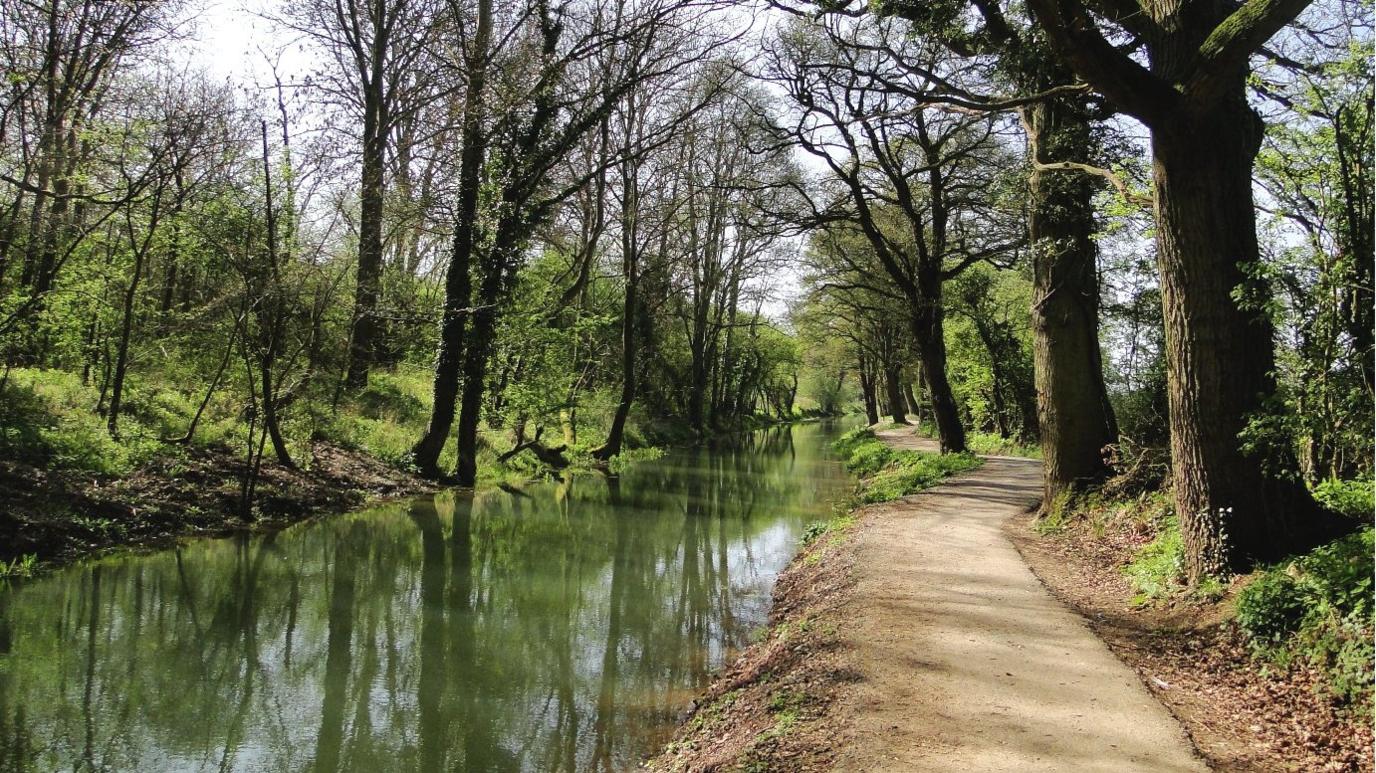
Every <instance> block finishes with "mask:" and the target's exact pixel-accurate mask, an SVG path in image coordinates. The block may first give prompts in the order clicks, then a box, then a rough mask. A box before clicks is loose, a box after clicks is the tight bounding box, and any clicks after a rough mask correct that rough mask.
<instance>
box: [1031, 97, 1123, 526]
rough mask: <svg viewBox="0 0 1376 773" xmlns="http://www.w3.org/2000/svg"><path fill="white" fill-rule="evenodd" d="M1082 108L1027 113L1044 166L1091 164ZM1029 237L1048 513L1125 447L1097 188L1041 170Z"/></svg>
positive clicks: (1103, 471) (1053, 106)
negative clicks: (1114, 396)
mask: <svg viewBox="0 0 1376 773" xmlns="http://www.w3.org/2000/svg"><path fill="white" fill-rule="evenodd" d="M1072 99H1075V101H1078V98H1057V99H1050V100H1046V101H1045V102H1041V103H1038V104H1035V105H1032V106H1030V107H1028V108H1027V109H1026V110H1025V111H1024V115H1025V125H1026V127H1027V135H1028V145H1029V150H1030V151H1031V153H1032V154H1033V155H1034V158H1035V160H1036V161H1037V162H1038V164H1049V163H1056V162H1062V161H1072V162H1078V163H1087V162H1089V161H1090V160H1091V159H1090V158H1089V157H1088V151H1089V148H1090V142H1091V138H1090V126H1089V121H1088V119H1087V118H1086V117H1085V115H1084V113H1083V112H1082V111H1081V109H1080V107H1081V106H1080V105H1079V104H1076V103H1075V101H1071V100H1072ZM1029 187H1030V189H1031V202H1030V211H1029V214H1028V228H1029V231H1030V236H1031V240H1032V272H1033V280H1032V282H1033V285H1032V293H1033V296H1032V297H1033V300H1032V362H1033V369H1034V373H1035V377H1036V382H1037V424H1038V426H1039V427H1040V430H1041V448H1042V482H1043V499H1042V507H1043V508H1054V507H1056V506H1057V505H1058V503H1060V502H1062V501H1064V497H1065V495H1066V494H1067V492H1071V491H1074V490H1076V489H1081V488H1083V487H1085V486H1089V485H1093V484H1095V483H1097V482H1099V481H1101V480H1103V479H1104V478H1105V477H1107V475H1108V473H1109V468H1108V465H1107V464H1105V461H1104V454H1103V448H1104V447H1105V446H1107V445H1109V444H1111V443H1113V442H1115V441H1116V440H1117V438H1118V427H1117V422H1116V421H1115V417H1114V415H1113V407H1112V405H1111V404H1110V403H1109V399H1108V389H1107V388H1106V387H1105V386H1104V375H1103V362H1102V359H1101V355H1100V351H1099V278H1098V272H1097V270H1096V265H1095V263H1096V257H1097V252H1098V251H1097V248H1096V247H1095V243H1094V231H1095V226H1094V191H1095V186H1094V183H1093V178H1091V177H1089V176H1088V175H1085V174H1083V173H1079V172H1051V171H1045V170H1043V169H1040V168H1037V167H1035V166H1034V168H1033V171H1032V173H1031V177H1030V180H1029Z"/></svg>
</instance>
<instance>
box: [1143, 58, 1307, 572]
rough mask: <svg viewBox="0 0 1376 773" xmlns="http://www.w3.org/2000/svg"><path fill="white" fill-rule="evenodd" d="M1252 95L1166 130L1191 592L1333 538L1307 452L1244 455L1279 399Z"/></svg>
mask: <svg viewBox="0 0 1376 773" xmlns="http://www.w3.org/2000/svg"><path fill="white" fill-rule="evenodd" d="M1243 86H1244V81H1243V79H1242V77H1239V78H1238V79H1237V82H1236V84H1235V87H1234V88H1233V89H1232V91H1231V94H1230V95H1229V96H1228V98H1226V99H1224V100H1219V101H1216V102H1211V103H1210V104H1208V105H1207V106H1202V107H1194V108H1192V109H1189V110H1181V111H1180V114H1179V115H1178V116H1177V117H1176V119H1175V120H1174V121H1172V122H1170V123H1169V124H1167V125H1160V126H1155V127H1153V131H1152V152H1153V161H1154V163H1153V176H1154V178H1155V182H1156V214H1157V221H1158V228H1157V237H1156V242H1157V263H1158V267H1159V270H1160V274H1161V305H1162V311H1163V314H1164V318H1165V326H1166V372H1167V378H1168V387H1167V389H1168V398H1169V405H1170V429H1171V460H1172V465H1171V467H1172V477H1173V483H1174V490H1175V500H1176V512H1177V513H1178V514H1179V517H1180V524H1181V531H1182V534H1183V536H1184V540H1185V557H1186V560H1185V569H1186V573H1187V575H1188V577H1189V579H1190V581H1191V583H1193V582H1196V581H1198V580H1199V579H1201V578H1203V577H1205V576H1209V575H1216V574H1220V573H1224V572H1227V571H1229V570H1241V569H1244V568H1246V567H1248V566H1249V565H1250V564H1251V563H1252V562H1255V561H1265V560H1272V559H1276V558H1280V557H1281V556H1283V555H1286V554H1288V553H1293V552H1298V551H1301V550H1304V549H1306V548H1307V547H1309V546H1311V545H1313V544H1315V542H1316V541H1317V540H1318V539H1320V538H1322V537H1323V536H1326V533H1325V532H1326V530H1325V528H1324V526H1325V519H1323V518H1321V517H1319V510H1318V508H1317V507H1316V505H1315V503H1314V501H1313V499H1312V497H1310V495H1309V493H1308V491H1307V490H1306V489H1305V488H1304V486H1303V485H1302V484H1301V483H1299V477H1298V465H1297V463H1296V461H1295V459H1294V458H1293V452H1291V451H1289V449H1285V450H1278V451H1273V453H1272V454H1270V455H1269V458H1263V457H1262V456H1261V455H1249V454H1247V453H1245V452H1244V451H1242V450H1241V448H1240V445H1241V441H1240V439H1239V433H1241V432H1242V431H1243V430H1244V429H1245V428H1246V427H1247V425H1248V420H1249V419H1250V418H1252V417H1254V416H1257V415H1258V414H1260V413H1261V412H1262V411H1263V410H1264V408H1265V402H1266V400H1267V399H1268V398H1270V397H1271V396H1272V394H1273V393H1274V391H1275V382H1274V380H1273V376H1272V370H1273V369H1274V367H1275V354H1274V349H1273V343H1272V341H1273V333H1274V331H1273V329H1272V326H1271V322H1270V320H1269V319H1268V318H1267V316H1266V312H1265V310H1264V307H1263V305H1262V304H1264V302H1265V301H1266V300H1267V296H1268V292H1267V288H1266V286H1265V283H1264V282H1263V281H1261V280H1260V279H1258V278H1257V277H1256V275H1255V273H1254V272H1253V271H1252V268H1253V266H1254V265H1255V263H1256V262H1257V260H1258V249H1257V238H1256V220H1255V210H1254V208H1253V204H1252V164H1253V161H1254V159H1255V157H1256V153H1257V150H1258V149H1259V147H1260V143H1261V136H1262V124H1261V120H1260V118H1258V117H1257V115H1256V114H1255V113H1254V112H1253V111H1252V110H1251V108H1250V107H1248V106H1247V104H1246V102H1245V100H1244V98H1243ZM1239 300H1241V303H1239Z"/></svg>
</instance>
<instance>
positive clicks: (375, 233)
mask: <svg viewBox="0 0 1376 773" xmlns="http://www.w3.org/2000/svg"><path fill="white" fill-rule="evenodd" d="M377 34H378V35H379V37H380V36H381V33H380V32H379V33H377ZM374 59H375V63H376V67H375V69H380V68H381V63H382V57H381V56H379V55H376V53H375V56H374ZM380 75H381V73H379V72H375V73H374V74H373V81H372V82H370V83H368V84H367V92H366V94H365V95H364V102H363V179H362V184H361V188H360V195H359V199H360V202H359V203H360V211H359V222H358V272H357V273H358V276H357V281H356V284H355V286H354V324H353V335H352V336H351V337H350V340H349V370H348V374H347V375H346V377H345V383H346V384H347V386H348V387H349V388H350V389H362V388H363V387H365V386H367V385H368V369H369V368H370V367H372V364H373V356H374V350H375V349H376V337H377V303H378V294H379V292H380V289H381V284H382V204H383V195H384V193H385V191H384V184H385V183H384V179H383V165H384V164H385V163H386V159H385V154H386V149H387V142H386V139H387V137H386V125H385V124H386V121H385V115H384V113H383V101H384V97H383V95H382V94H381V93H380V92H381V91H382V90H383V89H384V87H385V84H383V83H382V82H381V78H380Z"/></svg>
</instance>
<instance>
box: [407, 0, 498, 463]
mask: <svg viewBox="0 0 1376 773" xmlns="http://www.w3.org/2000/svg"><path fill="white" fill-rule="evenodd" d="M491 34H492V0H479V2H478V19H477V29H476V31H475V33H474V40H473V48H474V53H473V64H472V66H471V68H470V74H469V78H468V93H467V94H466V95H464V112H463V132H462V142H463V150H462V151H461V153H460V156H459V193H458V207H457V213H456V214H457V217H456V222H455V227H454V254H453V256H452V258H451V259H450V261H449V269H448V270H447V271H446V272H445V278H444V313H443V317H442V318H441V320H440V341H439V351H438V352H437V354H436V357H435V385H434V392H433V393H434V402H433V405H432V407H431V409H430V423H429V425H427V427H426V429H425V434H424V435H422V436H421V438H420V440H418V441H416V445H415V447H414V448H412V449H411V458H412V463H413V464H415V466H416V469H417V470H419V471H420V474H422V475H425V476H427V477H432V478H438V477H440V474H441V473H440V469H439V459H440V452H442V451H443V450H444V444H445V441H447V440H448V439H449V430H450V428H451V427H452V426H453V424H454V403H455V401H456V400H457V399H458V395H459V368H460V365H461V363H462V362H463V354H464V339H465V335H466V328H467V322H468V315H469V309H468V305H469V303H470V302H471V296H472V294H473V278H472V276H470V273H469V269H470V265H471V263H472V261H473V246H474V244H475V242H476V231H477V228H478V224H477V212H478V192H479V189H480V188H481V187H482V165H483V155H484V150H485V138H484V136H483V127H482V112H483V88H484V84H485V83H486V80H487V77H486V76H487V69H486V61H487V49H488V41H489V39H490V37H491Z"/></svg>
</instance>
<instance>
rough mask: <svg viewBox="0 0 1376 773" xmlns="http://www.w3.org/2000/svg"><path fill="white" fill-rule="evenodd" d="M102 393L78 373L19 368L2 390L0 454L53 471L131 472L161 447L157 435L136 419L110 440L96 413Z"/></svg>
mask: <svg viewBox="0 0 1376 773" xmlns="http://www.w3.org/2000/svg"><path fill="white" fill-rule="evenodd" d="M99 400H100V393H99V391H98V390H97V389H96V388H95V387H92V386H86V385H83V384H82V383H81V377H80V376H79V375H77V374H74V373H67V372H64V371H58V370H37V369H27V368H16V369H13V370H11V371H10V372H9V374H8V377H7V378H6V379H5V380H4V386H3V389H0V454H3V455H4V456H5V457H6V458H10V459H20V460H23V461H26V462H29V463H31V464H35V465H42V466H48V467H53V468H65V469H77V470H89V471H92V472H100V473H106V474H112V475H118V474H123V473H127V472H130V471H131V470H133V469H134V468H135V467H137V466H138V465H139V464H141V463H142V462H144V461H147V460H148V459H150V458H151V457H153V456H154V455H155V454H156V453H157V452H158V451H159V449H160V444H159V442H158V440H157V438H156V437H154V436H153V434H152V433H151V432H150V431H149V430H148V429H147V428H146V427H143V426H141V425H139V424H138V423H137V422H135V421H133V420H131V421H130V422H128V423H127V424H126V425H125V428H124V432H123V434H122V440H115V439H113V438H111V437H110V434H109V432H108V431H107V430H106V427H105V421H104V419H103V418H102V417H101V416H100V415H99V414H97V413H96V412H95V411H94V410H92V409H93V408H94V407H95V406H96V404H97V403H98V401H99Z"/></svg>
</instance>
